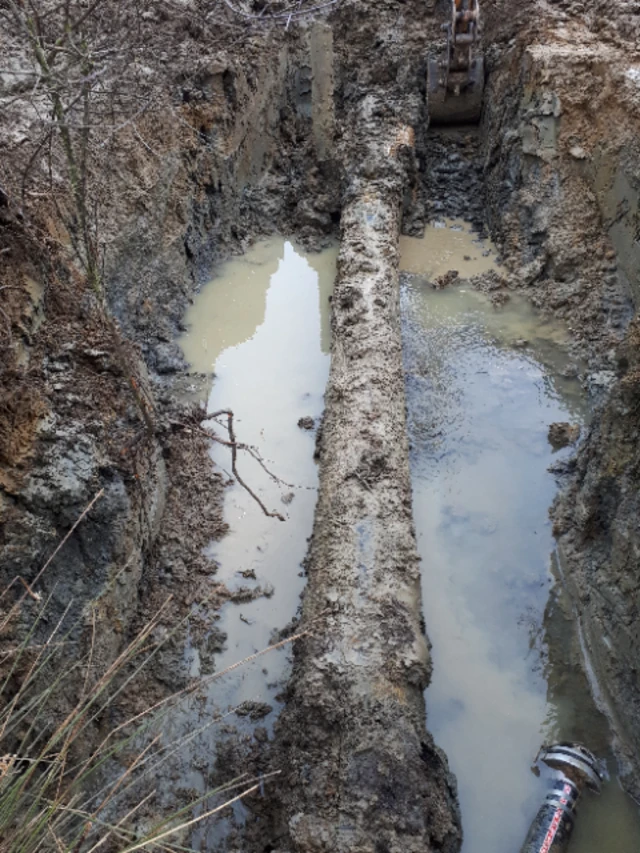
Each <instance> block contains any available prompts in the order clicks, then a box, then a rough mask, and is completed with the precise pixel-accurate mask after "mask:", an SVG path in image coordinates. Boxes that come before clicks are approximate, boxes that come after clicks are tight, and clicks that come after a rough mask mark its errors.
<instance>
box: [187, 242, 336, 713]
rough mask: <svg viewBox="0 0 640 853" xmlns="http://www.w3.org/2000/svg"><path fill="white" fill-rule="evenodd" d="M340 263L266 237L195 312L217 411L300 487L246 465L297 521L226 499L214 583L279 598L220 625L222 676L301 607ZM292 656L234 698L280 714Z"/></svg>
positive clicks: (255, 669)
mask: <svg viewBox="0 0 640 853" xmlns="http://www.w3.org/2000/svg"><path fill="white" fill-rule="evenodd" d="M336 257H337V250H336V249H328V250H325V251H324V252H321V253H319V254H314V255H304V254H303V253H301V252H300V251H299V250H298V249H297V248H296V247H295V246H294V245H293V244H292V243H290V242H289V241H286V240H283V239H282V238H273V239H270V240H266V241H262V242H260V243H257V244H256V245H255V246H253V247H252V248H251V249H250V250H249V251H248V252H247V253H246V254H245V255H243V256H242V257H240V258H237V259H234V260H232V261H229V262H228V263H226V264H224V265H223V266H222V267H221V268H220V269H219V270H218V272H217V275H216V277H215V278H214V279H213V280H212V281H211V282H210V283H209V284H208V285H206V286H205V287H204V288H203V290H202V292H201V293H200V294H199V296H198V297H197V299H196V302H195V304H194V305H193V306H192V308H191V310H190V311H189V313H188V314H187V323H188V324H189V326H190V331H189V333H188V334H187V335H185V336H184V338H183V339H182V341H181V344H182V347H183V349H184V352H185V355H186V357H187V358H188V359H189V360H190V361H191V363H192V364H193V365H194V367H195V368H196V369H198V370H203V371H210V370H212V369H213V370H214V371H215V374H216V379H215V383H214V385H213V389H212V391H211V393H210V396H209V399H208V401H207V408H208V410H209V411H215V410H217V409H219V408H223V407H224V408H231V409H232V410H233V411H234V413H235V415H236V432H237V437H238V440H240V441H243V442H247V443H249V444H251V445H254V446H255V447H257V448H258V449H259V451H260V453H261V454H262V456H263V457H264V459H265V461H266V463H267V465H268V467H269V468H270V470H271V471H273V472H274V473H275V474H276V475H277V476H278V477H279V478H280V479H282V480H284V481H285V482H286V483H287V484H290V485H283V484H278V483H276V482H274V481H273V480H271V479H270V478H269V477H268V476H267V475H266V474H265V472H264V471H263V470H262V469H261V467H260V466H259V465H258V464H257V463H256V462H255V461H254V460H253V459H251V458H250V457H248V456H246V455H245V456H244V457H243V456H242V455H241V458H239V462H238V466H239V470H240V472H241V474H242V476H243V478H244V479H245V480H246V481H247V483H248V484H249V485H250V486H251V488H252V489H253V490H254V491H256V492H257V494H258V495H259V496H260V498H261V499H262V500H263V501H264V503H265V504H266V506H267V507H268V508H269V509H270V510H277V511H278V512H280V513H282V514H283V515H285V516H286V519H287V520H286V521H285V522H284V523H283V522H280V521H278V520H277V519H273V518H268V517H266V516H265V515H264V514H263V513H262V511H261V510H260V508H259V507H258V505H257V504H256V503H255V502H254V501H253V500H252V498H251V497H250V496H249V495H248V494H247V492H246V491H244V490H243V489H241V488H240V487H239V486H237V485H235V486H233V487H232V488H231V489H230V490H228V492H227V496H226V500H225V517H226V519H227V521H228V522H229V524H230V527H231V530H230V532H229V534H228V535H227V536H225V537H224V538H223V540H222V541H221V542H217V543H215V544H214V545H213V546H212V548H211V556H212V557H213V558H214V559H215V560H216V561H217V562H218V563H219V566H220V568H219V570H218V573H217V574H216V579H217V580H222V581H224V582H225V583H226V584H227V585H228V586H229V587H230V588H231V589H237V588H240V587H245V588H249V589H255V588H256V587H257V586H261V587H262V588H263V589H266V590H268V592H269V593H270V594H269V595H268V596H261V597H259V598H257V599H256V600H254V601H249V602H245V603H242V604H229V605H227V606H226V607H225V608H223V611H222V618H221V620H220V623H219V625H218V627H219V628H220V629H221V630H222V631H224V632H225V633H226V634H227V635H228V640H227V644H226V647H225V650H224V651H223V652H222V654H218V655H215V657H214V665H215V667H216V669H222V668H224V667H226V666H228V665H230V664H232V663H234V662H236V661H238V660H241V659H243V658H245V657H247V656H248V655H251V654H253V653H254V652H256V651H259V650H260V649H263V648H265V647H266V646H268V645H269V644H270V641H271V638H272V634H273V632H274V630H277V629H282V628H284V627H285V625H286V624H287V623H288V622H289V621H290V620H291V619H292V617H293V616H294V615H295V614H296V611H297V609H298V605H299V596H300V592H301V591H302V587H303V580H302V576H301V574H302V573H301V562H302V560H303V559H304V556H305V553H306V547H307V537H308V536H309V535H310V534H311V529H312V525H313V512H314V508H315V501H316V487H317V474H316V466H315V463H314V461H313V451H314V442H315V432H314V431H307V430H304V429H300V427H298V425H297V423H298V420H299V419H300V418H302V417H312V418H314V419H316V420H317V419H318V418H319V416H320V415H321V413H322V409H323V394H324V388H325V385H326V381H327V377H328V374H329V345H330V339H329V335H330V326H329V295H330V293H331V290H332V288H333V281H334V278H335V265H336ZM212 456H213V458H214V459H215V460H216V462H217V463H218V464H219V466H220V467H221V468H222V469H223V470H229V465H230V461H229V456H228V452H227V451H226V450H225V449H224V448H222V447H220V446H214V447H213V449H212ZM247 575H249V577H247ZM254 575H255V577H254ZM191 655H192V671H193V673H194V674H196V673H198V672H199V671H200V668H201V658H200V655H199V653H198V650H197V649H193V650H191ZM286 656H287V653H286V652H277V653H275V652H274V653H272V654H270V655H269V657H268V658H264V659H260V660H259V661H257V662H255V663H254V664H251V665H249V666H246V667H243V668H242V669H241V670H239V671H237V672H236V673H234V675H233V677H231V676H229V679H228V683H227V687H226V689H225V695H224V701H225V702H226V703H228V704H230V705H235V704H238V703H239V702H241V701H244V700H258V701H267V702H269V703H270V704H272V705H273V707H274V708H277V706H278V703H277V701H276V700H275V699H274V694H275V693H277V692H278V690H277V688H278V686H280V685H279V681H280V679H281V677H282V671H283V664H284V661H285V659H286ZM265 670H266V671H265ZM219 692H220V691H219V690H218V699H219V698H220V697H219ZM272 717H273V715H270V716H269V718H268V722H271V720H272Z"/></svg>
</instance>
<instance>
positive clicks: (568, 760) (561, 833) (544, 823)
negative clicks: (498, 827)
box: [520, 743, 606, 853]
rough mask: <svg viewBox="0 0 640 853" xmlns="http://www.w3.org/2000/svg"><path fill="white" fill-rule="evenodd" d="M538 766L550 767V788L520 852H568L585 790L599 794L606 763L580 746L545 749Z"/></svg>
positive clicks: (542, 750) (538, 760) (559, 746)
mask: <svg viewBox="0 0 640 853" xmlns="http://www.w3.org/2000/svg"><path fill="white" fill-rule="evenodd" d="M536 763H537V764H544V765H545V766H546V767H547V768H549V770H550V787H549V791H548V793H547V796H546V798H545V801H544V803H543V804H542V805H541V806H540V808H539V809H538V813H537V814H536V816H535V818H534V820H533V823H532V824H531V827H530V828H529V833H528V835H527V837H526V840H525V842H524V845H523V846H522V849H521V851H520V853H565V851H566V850H567V849H568V847H569V841H570V839H571V833H572V832H573V826H574V821H575V815H576V807H577V804H578V800H579V798H580V795H581V794H582V792H583V790H584V789H585V788H590V789H591V790H592V791H595V792H597V793H599V792H600V785H601V782H602V780H603V779H604V778H605V775H606V771H605V769H604V765H603V764H602V762H600V761H599V760H598V759H597V758H596V757H595V755H593V753H591V752H589V750H588V749H586V748H585V747H583V746H580V745H579V744H568V743H560V744H556V745H555V746H552V747H543V748H542V749H541V750H540V752H539V753H538V756H537V759H536Z"/></svg>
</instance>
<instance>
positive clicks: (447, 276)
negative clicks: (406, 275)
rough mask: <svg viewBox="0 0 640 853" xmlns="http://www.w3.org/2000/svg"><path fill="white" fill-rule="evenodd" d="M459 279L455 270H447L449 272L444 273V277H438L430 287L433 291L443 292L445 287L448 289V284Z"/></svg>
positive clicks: (458, 274)
mask: <svg viewBox="0 0 640 853" xmlns="http://www.w3.org/2000/svg"><path fill="white" fill-rule="evenodd" d="M459 277H460V273H459V272H458V271H457V270H449V272H446V273H444V275H439V276H438V277H437V278H434V280H433V281H432V283H431V286H432V287H433V288H434V289H435V290H443V289H444V288H445V287H449V285H450V284H453V282H454V281H455V280H456V279H457V278H459Z"/></svg>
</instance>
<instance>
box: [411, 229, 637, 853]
mask: <svg viewBox="0 0 640 853" xmlns="http://www.w3.org/2000/svg"><path fill="white" fill-rule="evenodd" d="M451 225H455V226H456V230H453V229H452V228H451ZM458 229H461V230H458ZM475 241H476V238H475V236H474V235H472V234H471V233H470V232H469V229H468V227H467V226H465V225H464V224H463V223H446V227H445V228H431V229H429V230H428V233H427V235H426V236H425V239H424V240H422V241H418V240H411V239H410V238H406V239H405V240H404V241H403V247H402V248H403V255H402V266H403V268H408V269H411V270H414V271H417V272H420V273H422V275H411V276H405V277H404V281H403V286H402V316H403V340H404V351H405V363H406V371H407V379H406V382H407V395H408V410H409V428H410V440H411V443H412V459H411V462H412V474H413V489H414V514H415V520H416V527H417V532H418V537H419V548H420V552H421V556H422V559H423V595H424V607H425V618H426V622H427V627H428V631H429V636H430V639H431V641H432V643H433V658H434V677H433V682H432V685H431V686H430V687H429V689H428V691H427V705H428V714H429V717H428V726H429V728H430V729H431V731H432V732H433V734H434V736H435V738H436V741H437V742H438V743H439V744H440V745H441V746H442V747H443V748H444V749H445V751H446V752H447V754H448V756H449V760H450V763H451V766H452V769H453V770H454V772H455V773H456V776H457V778H458V786H459V792H460V801H461V806H462V820H463V828H464V833H465V841H464V853H501V852H502V853H513V851H515V850H519V849H520V846H521V844H522V841H523V839H524V836H525V834H526V830H527V828H528V825H529V822H530V820H531V818H532V817H533V815H534V814H535V811H536V809H537V806H538V804H539V802H540V797H541V783H540V781H539V780H538V779H536V777H535V776H534V775H533V774H532V773H531V771H530V765H531V762H532V759H533V757H534V756H535V754H536V751H537V749H538V747H539V746H540V745H541V743H543V742H551V741H554V740H558V739H571V740H580V741H582V742H583V743H585V744H586V745H587V746H589V747H591V748H592V749H593V750H594V751H596V752H598V753H600V754H601V755H606V756H607V757H608V758H609V763H610V770H611V772H612V774H613V779H612V781H611V782H610V783H608V784H607V785H606V786H605V789H604V792H603V794H602V796H601V797H599V798H596V797H593V796H591V795H586V796H585V798H584V801H583V803H582V804H581V809H580V816H579V820H578V824H577V829H576V833H575V836H574V840H573V843H572V845H571V851H572V853H596V851H602V850H607V851H616V853H631V851H634V850H637V849H638V847H639V846H640V820H639V816H638V810H637V808H636V806H635V804H634V803H633V802H632V801H631V800H630V799H629V798H628V797H626V796H625V795H624V794H623V792H622V790H621V788H620V786H619V784H618V782H617V780H616V779H615V764H614V763H613V761H612V760H611V756H610V746H609V745H610V732H609V729H608V726H607V723H606V720H605V719H604V718H603V717H602V716H601V715H600V714H599V712H598V711H597V709H596V708H595V705H594V702H593V700H592V698H591V695H590V691H589V688H588V685H587V683H586V681H585V679H584V677H583V676H582V675H581V671H580V669H579V667H577V666H576V663H575V636H574V632H573V625H572V621H571V619H570V608H569V605H568V603H567V602H566V600H565V599H564V596H563V593H562V589H561V587H560V585H559V584H558V580H557V573H556V572H555V571H554V565H553V560H552V555H553V548H554V545H553V539H552V535H551V529H550V523H549V518H548V508H549V506H550V504H551V502H552V500H553V497H554V494H555V491H556V488H557V487H556V483H555V480H554V477H553V476H552V475H551V474H550V473H549V472H548V471H547V468H548V467H549V465H551V464H552V463H553V462H557V460H558V459H563V458H565V457H567V456H568V455H569V451H568V450H564V451H560V452H558V453H555V454H554V453H553V450H552V448H551V447H550V445H549V443H548V441H547V429H548V426H549V424H550V423H552V422H554V421H570V422H574V423H576V422H578V423H581V422H583V421H584V418H585V417H586V414H587V413H586V402H585V400H584V397H583V394H582V392H581V389H580V386H579V384H578V382H577V381H576V380H571V379H566V378H564V377H563V376H562V373H564V372H565V371H566V368H567V365H568V364H569V361H570V359H569V357H568V354H567V349H566V343H567V335H566V332H565V331H564V329H563V327H562V326H560V325H559V324H557V323H554V322H550V321H548V320H544V319H543V318H541V317H540V316H539V315H538V314H537V313H536V312H535V311H534V310H533V309H532V308H531V307H530V305H529V304H528V303H527V302H526V301H525V300H524V299H523V298H522V297H518V296H516V295H514V296H512V298H511V300H510V301H509V302H508V303H507V304H506V305H505V306H504V307H502V308H499V309H496V308H494V306H493V305H492V304H491V302H490V300H489V298H488V297H487V296H486V295H484V294H482V293H478V292H476V291H473V290H471V289H470V288H468V287H465V286H464V284H461V285H457V286H456V285H454V286H452V287H450V288H448V289H445V290H441V291H437V290H434V289H433V288H432V286H431V285H430V284H429V283H428V279H429V278H432V277H434V276H436V275H441V274H442V273H444V272H447V271H448V270H449V269H456V270H459V271H460V273H461V275H469V274H476V273H477V272H479V271H482V270H478V269H477V268H473V269H470V268H469V267H467V268H465V267H464V263H467V264H471V265H473V264H475V263H476V262H477V261H478V260H479V259H480V258H482V263H483V264H486V266H485V269H488V268H490V265H491V264H492V263H494V262H495V261H494V257H493V250H492V248H491V246H490V245H489V244H488V243H487V244H485V245H482V244H479V243H478V242H475ZM483 252H488V253H489V254H486V255H485V254H483ZM423 253H424V255H425V257H423V256H422V255H423ZM464 255H467V256H469V257H470V258H471V259H472V260H471V261H469V262H464V263H463V261H464ZM460 256H462V257H460ZM524 341H527V342H528V344H527V345H526V346H525V347H524V348H523V342H524ZM516 342H517V343H516Z"/></svg>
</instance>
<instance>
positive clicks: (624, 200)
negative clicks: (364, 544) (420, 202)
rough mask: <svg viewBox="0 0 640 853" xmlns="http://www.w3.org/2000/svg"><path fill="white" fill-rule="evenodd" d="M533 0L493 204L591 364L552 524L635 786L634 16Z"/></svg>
mask: <svg viewBox="0 0 640 853" xmlns="http://www.w3.org/2000/svg"><path fill="white" fill-rule="evenodd" d="M485 5H486V4H485ZM538 12H539V13H540V14H539V16H538V19H537V20H533V19H530V20H529V21H528V22H527V23H526V24H525V25H524V26H522V27H521V28H520V30H519V32H518V33H517V36H516V38H515V39H513V40H512V41H511V42H509V43H508V44H506V45H504V46H503V45H498V44H496V45H494V46H493V47H492V48H490V51H489V57H490V72H491V73H490V75H489V78H488V84H489V85H488V90H487V99H486V109H485V116H484V131H485V134H486V136H485V151H486V155H485V175H486V181H487V188H488V193H487V212H488V216H489V221H490V224H491V228H492V233H493V236H494V237H495V238H496V239H497V241H498V243H499V245H500V247H501V249H502V252H503V256H504V259H505V263H506V264H507V266H508V268H509V269H510V271H511V274H510V275H509V285H510V286H512V287H524V288H526V291H527V293H528V294H529V295H530V296H531V298H532V300H533V302H534V303H535V304H536V305H538V306H540V307H542V308H544V309H546V310H550V311H552V312H553V313H554V314H556V315H557V316H560V317H562V318H564V319H565V320H566V321H567V323H568V325H569V328H570V330H571V331H572V333H573V335H574V338H575V340H576V344H577V346H576V353H577V354H580V355H583V356H585V357H586V358H587V359H588V362H589V372H588V373H587V375H586V376H585V377H584V378H585V381H586V384H587V387H588V388H589V390H590V391H591V393H592V395H593V399H594V400H595V401H596V403H597V409H596V411H595V413H594V416H593V419H592V426H591V429H590V430H589V431H588V432H587V434H586V436H585V438H584V441H583V442H582V444H581V445H580V448H579V452H578V455H577V461H576V463H575V467H574V465H573V463H572V464H571V465H570V466H569V469H568V473H569V479H568V481H566V482H567V488H566V490H565V492H564V494H563V495H562V496H561V498H560V500H559V501H558V503H557V506H556V509H555V511H554V519H555V533H556V535H557V536H558V537H559V546H560V553H561V557H562V567H563V576H564V579H565V582H566V583H567V586H568V589H569V591H570V592H571V594H572V597H573V601H574V605H575V608H576V610H575V612H576V615H577V617H578V618H579V619H580V621H581V623H582V625H583V629H584V634H583V637H584V651H585V652H586V653H587V657H588V658H590V661H591V663H590V666H593V669H592V670H591V671H592V674H593V675H595V677H596V678H597V681H598V683H599V685H600V686H599V688H598V689H599V696H600V699H601V700H602V703H603V707H605V708H606V709H607V711H608V713H609V715H610V716H611V718H612V722H613V727H614V730H615V732H616V734H617V735H618V738H619V740H618V744H617V747H618V755H619V757H620V758H621V759H622V760H623V764H624V769H625V771H626V782H627V784H628V786H629V788H630V790H631V791H632V792H633V793H634V795H635V796H636V797H639V796H640V785H639V783H638V779H639V778H640V764H639V761H640V740H639V739H638V733H639V732H640V680H639V679H638V677H637V672H638V660H640V633H639V632H638V630H637V625H638V589H639V588H640V587H639V584H640V559H639V554H640V539H639V538H638V537H639V532H638V523H637V519H638V502H637V496H638V493H639V486H640V469H639V459H638V454H637V447H638V435H639V434H640V413H639V410H638V396H637V390H636V385H637V381H636V370H637V351H638V349H637V348H638V336H637V326H636V324H632V326H631V327H630V328H629V331H628V332H627V331H626V330H627V327H628V323H629V320H630V318H631V316H632V315H633V314H634V313H635V312H636V311H637V306H638V282H639V281H640V243H639V242H638V217H639V216H640V213H639V207H638V198H639V195H638V193H639V188H640V167H639V163H640V149H639V148H638V138H639V135H640V82H639V81H640V76H639V69H640V53H639V51H638V45H639V44H640V42H639V34H640V15H639V14H638V9H637V8H636V7H634V6H633V5H629V4H623V3H613V4H611V3H609V4H602V3H601V4H595V5H592V6H591V7H590V8H589V9H588V10H585V9H584V8H583V7H579V5H578V4H575V3H570V2H568V3H563V4H554V6H553V7H551V6H545V5H544V4H540V7H539V9H538ZM490 14H493V12H492V11H491V10H490ZM532 14H533V10H532ZM523 23H524V22H523ZM625 335H626V338H625Z"/></svg>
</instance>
